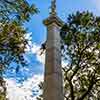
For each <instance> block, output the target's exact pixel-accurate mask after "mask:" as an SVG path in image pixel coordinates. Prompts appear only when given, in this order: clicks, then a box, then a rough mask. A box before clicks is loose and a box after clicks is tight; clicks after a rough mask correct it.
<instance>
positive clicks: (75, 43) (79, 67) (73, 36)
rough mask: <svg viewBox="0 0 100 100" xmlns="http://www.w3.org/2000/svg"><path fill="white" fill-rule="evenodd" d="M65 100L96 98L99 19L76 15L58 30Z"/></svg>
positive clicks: (98, 87)
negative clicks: (64, 63) (61, 44)
mask: <svg viewBox="0 0 100 100" xmlns="http://www.w3.org/2000/svg"><path fill="white" fill-rule="evenodd" d="M60 35H61V38H62V43H63V46H62V54H63V59H64V61H65V62H67V66H65V67H64V68H63V71H64V89H65V98H66V100H99V99H100V17H97V16H94V15H93V14H92V13H89V12H88V11H87V12H82V13H80V12H77V13H76V14H72V15H69V17H68V20H67V23H66V24H65V25H64V26H63V27H62V29H61V34H60Z"/></svg>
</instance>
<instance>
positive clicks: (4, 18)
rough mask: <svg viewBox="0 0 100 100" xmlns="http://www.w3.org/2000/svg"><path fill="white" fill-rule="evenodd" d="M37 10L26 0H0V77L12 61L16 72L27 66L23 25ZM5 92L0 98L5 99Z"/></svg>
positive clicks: (26, 42)
mask: <svg viewBox="0 0 100 100" xmlns="http://www.w3.org/2000/svg"><path fill="white" fill-rule="evenodd" d="M37 12H38V10H37V8H36V7H35V5H34V4H32V5H30V4H29V3H28V2H27V0H0V77H2V74H3V72H4V71H5V70H6V69H7V68H9V67H10V66H11V65H12V63H14V64H15V65H17V67H16V72H18V70H19V67H22V66H27V63H26V61H25V59H24V54H25V49H26V45H28V40H27V39H26V38H25V34H26V33H27V30H26V29H25V28H24V27H23V25H24V23H25V22H26V21H29V20H30V18H31V16H32V15H33V14H35V13H37ZM14 64H13V65H14ZM0 84H2V81H0ZM1 86H2V85H1ZM5 94H6V91H4V94H2V93H1V92H0V100H5ZM3 97H4V99H3Z"/></svg>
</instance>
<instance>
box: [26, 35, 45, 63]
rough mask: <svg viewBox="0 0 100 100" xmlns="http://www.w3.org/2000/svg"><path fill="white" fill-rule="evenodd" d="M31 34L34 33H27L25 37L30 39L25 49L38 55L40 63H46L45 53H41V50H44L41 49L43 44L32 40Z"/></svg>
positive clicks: (37, 58)
mask: <svg viewBox="0 0 100 100" xmlns="http://www.w3.org/2000/svg"><path fill="white" fill-rule="evenodd" d="M31 35H32V33H27V34H26V35H25V38H26V39H28V40H29V41H28V45H27V46H26V50H25V51H26V52H27V53H31V54H34V55H36V60H37V61H39V62H40V63H42V64H44V63H45V53H43V54H42V55H40V54H41V52H42V50H40V48H41V45H39V44H36V43H35V42H32V36H31ZM26 59H27V58H26ZM27 60H28V59H27Z"/></svg>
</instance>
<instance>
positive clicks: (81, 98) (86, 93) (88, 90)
mask: <svg viewBox="0 0 100 100" xmlns="http://www.w3.org/2000/svg"><path fill="white" fill-rule="evenodd" d="M95 83H96V81H95V75H93V77H92V79H91V81H90V86H89V87H88V89H87V91H86V92H85V93H84V94H83V95H82V96H81V97H80V98H79V99H78V100H83V99H84V98H85V97H86V96H87V95H88V94H89V92H90V91H91V90H92V88H93V85H94V84H95Z"/></svg>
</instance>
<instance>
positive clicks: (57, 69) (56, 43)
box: [43, 17, 64, 100]
mask: <svg viewBox="0 0 100 100" xmlns="http://www.w3.org/2000/svg"><path fill="white" fill-rule="evenodd" d="M57 18H58V17H56V19H55V17H54V19H53V18H52V19H51V20H50V19H47V20H45V25H46V27H47V33H48V34H47V43H46V61H45V74H44V75H45V76H44V92H43V100H64V95H63V81H62V71H61V50H60V47H61V44H60V28H61V25H62V23H61V21H59V19H57ZM49 21H50V22H49Z"/></svg>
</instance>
